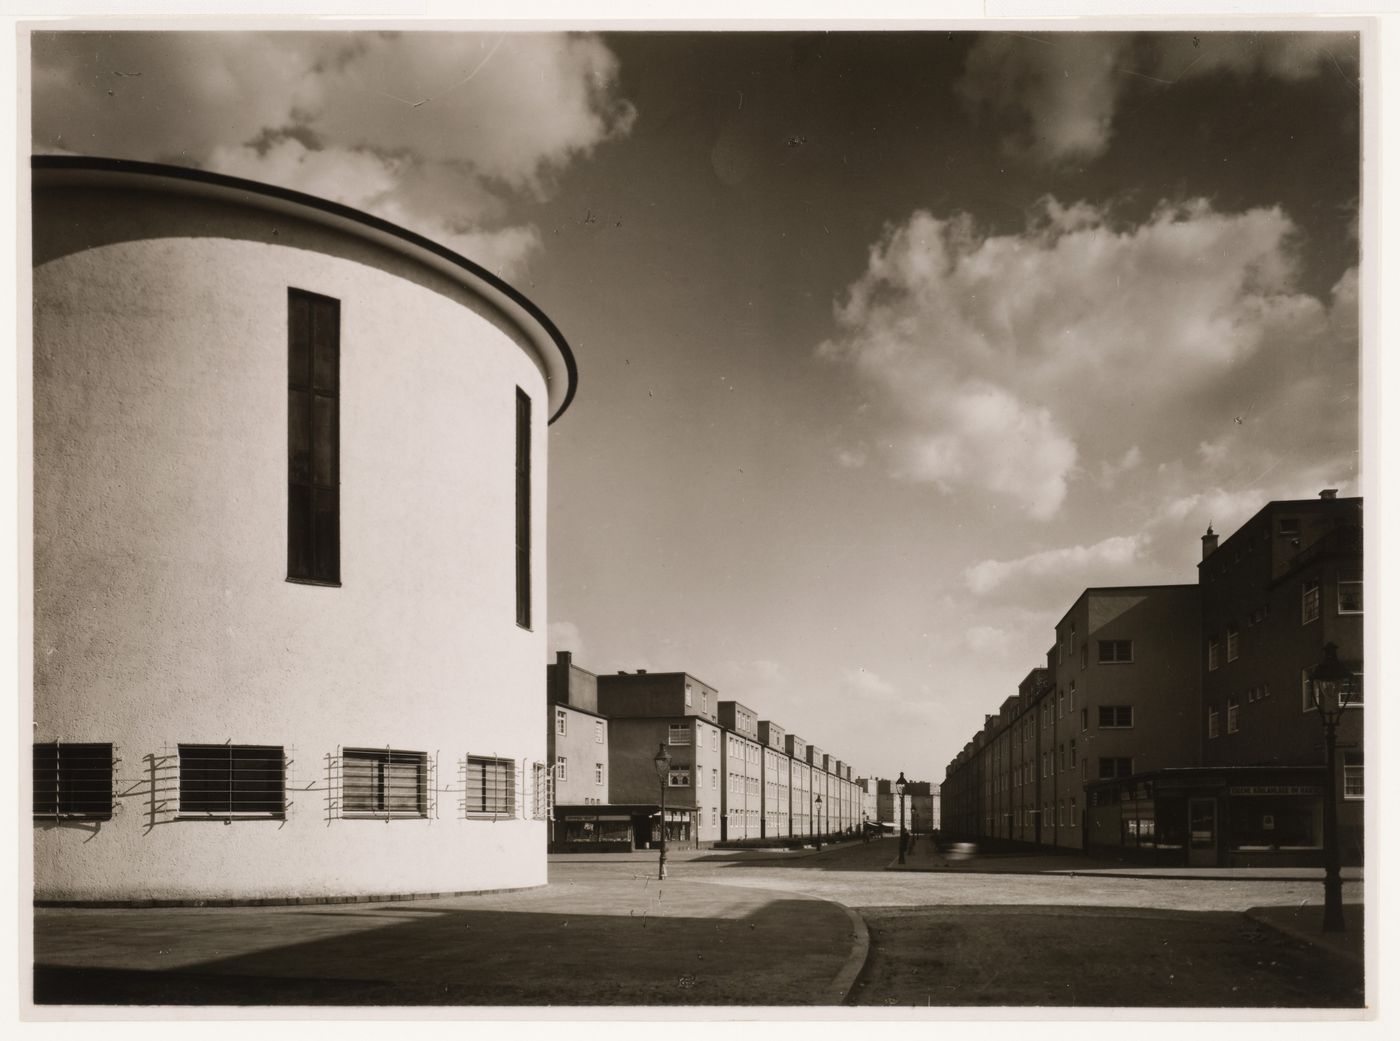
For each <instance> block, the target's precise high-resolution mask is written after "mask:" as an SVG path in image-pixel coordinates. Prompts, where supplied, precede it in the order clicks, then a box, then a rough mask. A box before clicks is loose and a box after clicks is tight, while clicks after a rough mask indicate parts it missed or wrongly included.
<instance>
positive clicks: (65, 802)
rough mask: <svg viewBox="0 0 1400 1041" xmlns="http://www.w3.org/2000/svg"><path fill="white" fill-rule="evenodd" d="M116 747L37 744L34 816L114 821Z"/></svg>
mask: <svg viewBox="0 0 1400 1041" xmlns="http://www.w3.org/2000/svg"><path fill="white" fill-rule="evenodd" d="M112 762H113V759H112V746H111V745H110V744H93V743H75V744H67V743H63V742H57V741H51V742H48V743H44V744H35V745H34V816H36V817H64V818H81V819H84V820H104V821H105V820H111V818H112Z"/></svg>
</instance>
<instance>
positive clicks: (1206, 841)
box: [1186, 799, 1217, 867]
mask: <svg viewBox="0 0 1400 1041" xmlns="http://www.w3.org/2000/svg"><path fill="white" fill-rule="evenodd" d="M1187 812H1188V814H1189V815H1190V824H1191V830H1190V838H1189V841H1188V843H1187V847H1186V863H1187V864H1189V865H1190V866H1191V867H1215V866H1216V863H1217V854H1216V845H1217V843H1216V820H1215V800H1214V799H1192V800H1191V801H1190V803H1189V804H1188V809H1187Z"/></svg>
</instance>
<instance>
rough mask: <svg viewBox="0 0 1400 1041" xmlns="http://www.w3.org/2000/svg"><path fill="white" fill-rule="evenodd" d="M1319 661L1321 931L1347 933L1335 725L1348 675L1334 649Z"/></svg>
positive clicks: (1347, 699) (1346, 695)
mask: <svg viewBox="0 0 1400 1041" xmlns="http://www.w3.org/2000/svg"><path fill="white" fill-rule="evenodd" d="M1322 651H1323V654H1324V655H1325V657H1323V659H1322V661H1321V662H1320V663H1319V664H1318V665H1317V667H1316V668H1314V669H1313V670H1312V703H1313V707H1314V708H1316V709H1317V718H1318V719H1319V720H1320V721H1321V722H1322V735H1323V739H1324V741H1325V743H1326V747H1327V777H1326V779H1325V783H1324V784H1323V788H1322V793H1323V794H1322V800H1323V801H1322V856H1323V863H1324V864H1325V865H1326V875H1325V877H1324V878H1323V881H1322V894H1323V905H1322V931H1323V932H1325V933H1340V932H1345V931H1346V921H1345V919H1343V917H1342V867H1341V860H1340V853H1339V850H1338V849H1337V724H1338V723H1339V722H1341V719H1342V713H1343V712H1345V711H1346V707H1347V705H1349V704H1350V703H1351V695H1352V685H1351V678H1352V676H1351V673H1350V672H1349V671H1347V667H1346V666H1345V665H1343V664H1342V663H1341V662H1339V661H1338V660H1337V645H1336V644H1335V643H1329V644H1327V645H1326V646H1325V647H1323V649H1322Z"/></svg>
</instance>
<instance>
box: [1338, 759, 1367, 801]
mask: <svg viewBox="0 0 1400 1041" xmlns="http://www.w3.org/2000/svg"><path fill="white" fill-rule="evenodd" d="M1365 797H1366V772H1365V765H1364V763H1363V761H1362V758H1361V753H1360V752H1343V753H1342V798H1344V799H1364V798H1365Z"/></svg>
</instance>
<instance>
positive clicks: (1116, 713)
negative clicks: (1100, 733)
mask: <svg viewBox="0 0 1400 1041" xmlns="http://www.w3.org/2000/svg"><path fill="white" fill-rule="evenodd" d="M1132 725H1133V706H1132V705H1100V706H1099V726H1100V727H1112V728H1114V729H1121V728H1124V727H1130V726H1132Z"/></svg>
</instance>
